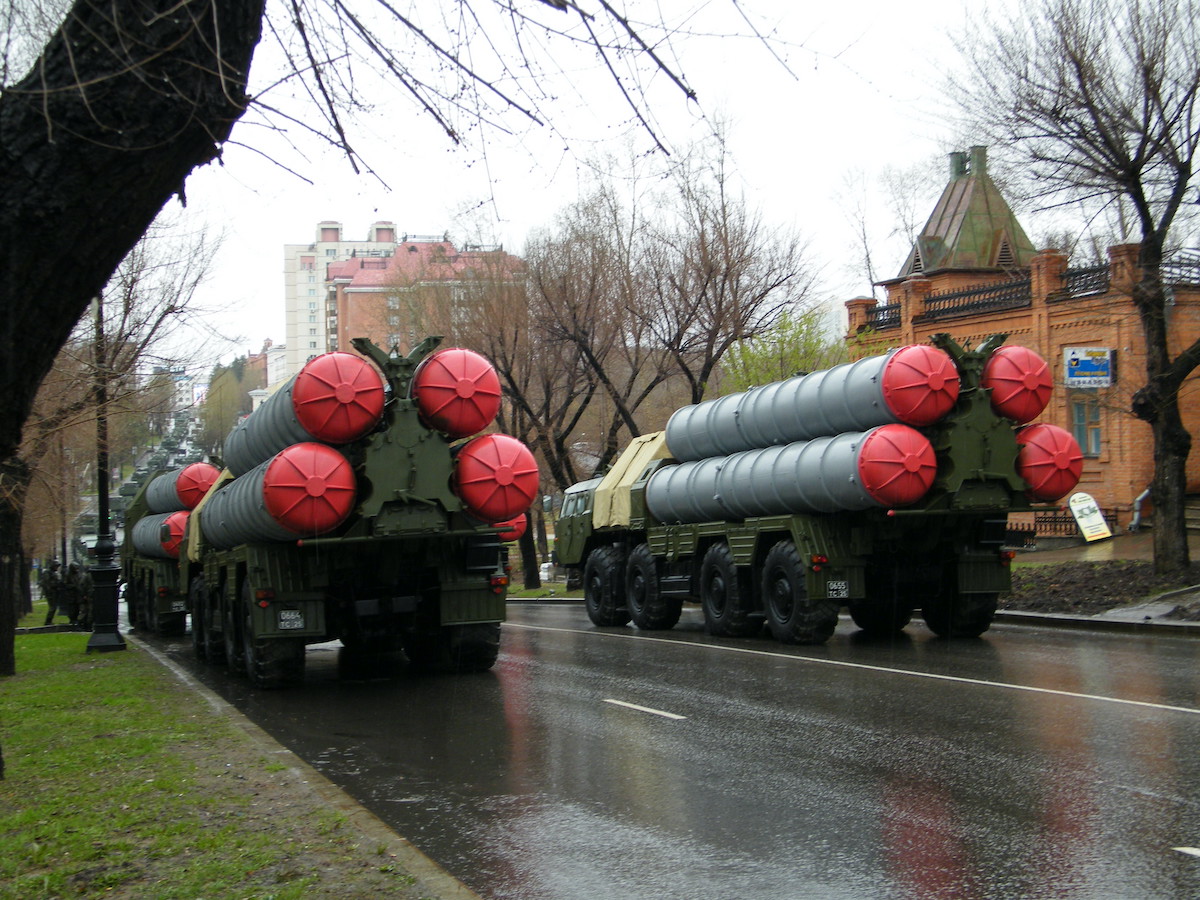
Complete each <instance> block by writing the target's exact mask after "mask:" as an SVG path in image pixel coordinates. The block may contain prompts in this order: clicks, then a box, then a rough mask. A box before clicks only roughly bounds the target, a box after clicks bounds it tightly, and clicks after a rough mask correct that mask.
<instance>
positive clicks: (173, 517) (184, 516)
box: [159, 510, 191, 559]
mask: <svg viewBox="0 0 1200 900" xmlns="http://www.w3.org/2000/svg"><path fill="white" fill-rule="evenodd" d="M189 515H191V513H190V512H188V511H187V510H183V511H181V512H173V513H171V514H170V515H169V516H167V518H166V519H164V520H163V524H162V534H161V540H160V541H159V543H160V544H161V545H162V548H163V551H164V552H165V553H166V554H167V555H168V556H169V557H171V559H179V548H180V546H181V545H182V544H183V532H184V529H185V528H187V520H188V516H189Z"/></svg>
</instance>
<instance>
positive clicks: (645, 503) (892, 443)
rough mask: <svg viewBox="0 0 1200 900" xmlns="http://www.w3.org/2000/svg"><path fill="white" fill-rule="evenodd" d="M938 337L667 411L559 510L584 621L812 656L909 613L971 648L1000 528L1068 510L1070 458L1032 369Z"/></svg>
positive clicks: (1072, 448) (990, 587)
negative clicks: (698, 632)
mask: <svg viewBox="0 0 1200 900" xmlns="http://www.w3.org/2000/svg"><path fill="white" fill-rule="evenodd" d="M1005 338H1006V335H993V336H991V337H990V338H988V339H987V340H985V341H984V342H982V344H981V345H980V346H979V347H978V349H974V350H972V349H969V348H966V347H963V346H960V345H959V344H957V343H956V342H955V341H953V340H952V339H951V338H950V337H949V336H948V335H944V334H941V335H936V336H934V337H933V338H932V339H931V341H930V343H929V344H927V345H914V346H910V347H904V348H900V349H898V350H893V351H891V352H889V353H887V354H884V355H882V356H876V357H867V358H866V359H862V360H859V361H857V362H854V363H847V364H845V365H842V366H835V367H833V368H831V369H828V370H824V371H821V372H814V373H810V374H805V375H798V376H796V377H795V378H791V379H788V380H786V381H782V382H775V383H772V384H770V385H766V386H764V387H760V388H755V389H753V390H750V391H746V392H744V393H741V394H733V395H729V396H727V397H721V398H719V399H717V400H713V401H706V402H704V403H700V404H697V405H695V406H690V407H684V408H683V409H680V410H678V411H676V413H675V414H674V415H672V416H671V419H670V421H669V422H668V424H667V427H666V430H665V431H663V432H656V433H654V434H648V435H644V436H642V437H639V438H637V439H635V440H634V441H633V442H632V443H631V444H630V446H629V447H628V448H627V449H626V450H625V452H624V453H623V454H622V455H621V456H620V457H619V458H618V459H617V461H616V463H615V465H614V466H613V467H612V469H611V470H610V471H609V472H608V473H607V474H605V475H604V476H603V477H602V478H596V479H592V480H589V481H586V482H583V483H581V484H577V485H574V486H573V487H571V488H570V489H569V490H568V491H567V492H566V497H565V499H564V502H563V507H562V513H561V515H560V518H559V521H558V525H557V533H558V544H557V549H558V556H559V562H560V564H562V565H564V566H567V567H570V568H574V569H576V570H579V571H580V572H581V573H582V581H583V587H584V599H585V604H586V607H587V612H588V615H589V616H590V618H591V620H592V622H594V623H595V624H597V625H601V626H613V625H623V624H626V623H628V622H630V621H632V622H633V623H634V624H635V625H636V626H637V627H639V628H641V629H646V630H653V629H665V628H671V627H673V626H674V625H675V623H676V622H677V621H678V619H679V617H680V614H681V609H682V603H683V602H685V601H698V602H699V603H700V605H701V607H702V609H703V613H704V620H705V626H706V628H707V630H708V631H709V632H710V633H712V634H716V635H727V636H745V635H750V634H753V633H755V632H757V631H759V630H761V628H762V625H763V623H764V621H765V623H766V625H767V627H768V628H769V630H770V632H771V634H772V635H773V636H774V637H775V638H776V639H777V640H779V641H782V642H785V643H801V644H819V643H823V642H825V641H827V640H828V639H829V637H830V636H831V635H832V634H833V631H834V629H835V627H836V625H837V621H838V615H839V612H840V610H841V609H842V608H844V607H848V609H849V613H850V616H851V617H852V619H853V620H854V622H855V624H856V625H858V627H860V628H861V629H863V630H864V631H867V632H871V633H877V634H888V633H894V632H897V631H899V630H900V629H902V628H904V627H905V626H906V625H907V624H908V623H909V622H910V621H911V619H912V616H913V614H914V611H915V610H917V609H919V610H920V611H921V614H922V616H923V618H924V620H925V622H926V624H927V625H928V626H929V628H930V629H931V630H932V631H934V632H935V633H936V634H938V635H941V636H972V637H973V636H978V635H980V634H982V633H983V632H984V631H986V630H987V629H988V628H989V627H990V625H991V622H992V619H993V616H994V614H995V610H996V605H997V600H998V598H999V596H1000V595H1001V594H1002V593H1004V592H1005V591H1007V590H1008V589H1009V587H1010V571H1009V563H1010V560H1011V558H1012V555H1013V554H1012V553H1011V551H1008V550H1006V549H1005V546H1004V545H1005V533H1006V523H1007V516H1008V514H1009V513H1013V512H1022V511H1030V510H1032V509H1035V508H1036V504H1038V503H1043V502H1046V501H1050V500H1054V499H1057V498H1059V497H1061V496H1063V495H1065V494H1066V493H1068V492H1069V491H1070V490H1071V489H1072V488H1073V487H1074V485H1075V484H1076V482H1077V481H1078V479H1079V476H1080V472H1081V469H1082V453H1081V452H1080V450H1079V447H1078V445H1077V444H1076V442H1075V440H1074V438H1073V437H1072V436H1071V435H1070V434H1069V433H1067V432H1066V431H1064V430H1063V429H1061V428H1057V427H1056V426H1053V425H1049V424H1046V423H1036V424H1028V423H1030V422H1031V421H1032V420H1033V419H1035V418H1036V417H1037V416H1038V415H1039V414H1040V413H1041V412H1042V410H1043V409H1044V408H1045V406H1046V404H1047V402H1048V400H1049V397H1050V393H1051V389H1052V381H1051V377H1050V373H1049V369H1048V367H1047V366H1046V363H1045V361H1044V360H1042V359H1041V358H1040V357H1039V356H1038V355H1037V354H1036V353H1033V352H1032V351H1030V350H1028V349H1026V348H1023V347H1019V346H1013V345H1005V344H1004V340H1005Z"/></svg>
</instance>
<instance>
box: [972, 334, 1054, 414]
mask: <svg viewBox="0 0 1200 900" xmlns="http://www.w3.org/2000/svg"><path fill="white" fill-rule="evenodd" d="M980 384H982V385H983V386H984V387H985V388H987V389H989V390H990V391H991V392H992V409H993V410H995V412H996V414H997V415H1001V416H1004V417H1005V418H1006V419H1012V420H1013V421H1014V422H1016V423H1018V424H1024V423H1025V422H1032V421H1033V420H1034V419H1036V418H1037V417H1038V416H1040V415H1041V414H1042V410H1044V409H1045V408H1046V404H1047V403H1049V402H1050V393H1051V391H1053V389H1054V383H1053V381H1052V380H1051V378H1050V367H1049V366H1048V365H1046V361H1045V360H1044V359H1042V358H1041V357H1040V356H1038V355H1037V354H1036V353H1034V352H1033V351H1032V350H1030V349H1029V348H1028V347H1019V346H1017V345H1015V344H1013V345H1008V346H1005V347H1001V348H1000V349H999V350H997V351H996V352H995V353H993V354H992V356H991V358H990V359H989V360H988V361H987V364H986V365H984V367H983V377H982V379H981V380H980Z"/></svg>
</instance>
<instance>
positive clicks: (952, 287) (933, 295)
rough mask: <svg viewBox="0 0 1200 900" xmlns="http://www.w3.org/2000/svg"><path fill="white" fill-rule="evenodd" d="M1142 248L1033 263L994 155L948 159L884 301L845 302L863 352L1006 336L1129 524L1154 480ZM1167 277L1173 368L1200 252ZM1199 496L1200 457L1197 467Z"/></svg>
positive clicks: (1189, 332) (1087, 469) (1195, 320)
mask: <svg viewBox="0 0 1200 900" xmlns="http://www.w3.org/2000/svg"><path fill="white" fill-rule="evenodd" d="M1137 260H1138V245H1136V244H1122V245H1118V246H1114V247H1110V248H1109V250H1108V261H1107V263H1105V264H1101V265H1094V266H1087V267H1081V268H1072V267H1071V266H1070V265H1069V261H1068V259H1067V257H1066V255H1064V254H1063V253H1061V252H1060V251H1058V250H1055V249H1046V250H1042V251H1040V252H1038V251H1035V250H1034V248H1033V245H1032V244H1031V243H1030V242H1029V239H1028V238H1027V237H1026V236H1025V233H1024V231H1023V230H1022V229H1021V226H1020V224H1019V223H1018V222H1017V220H1016V217H1015V216H1014V215H1013V213H1012V211H1011V209H1010V208H1009V206H1008V204H1007V203H1006V202H1005V201H1004V199H1003V197H1002V196H1001V195H1000V192H999V191H998V190H997V189H996V186H995V184H994V183H993V182H992V180H991V178H990V177H989V176H988V173H987V155H986V148H983V147H972V148H971V151H970V153H969V154H967V153H952V154H951V155H950V180H949V183H948V184H947V186H946V188H945V190H944V191H943V193H942V197H941V199H940V200H939V201H938V205H937V207H936V208H935V210H934V213H933V215H932V216H930V219H929V221H928V223H926V225H925V228H924V229H923V230H922V232H921V234H920V236H919V237H918V238H917V241H916V243H915V244H914V246H913V249H912V251H911V252H910V253H909V256H908V259H907V260H906V261H905V263H904V266H903V268H902V269H901V271H900V274H899V275H898V276H897V277H896V278H893V279H889V280H887V281H884V282H881V284H882V285H883V287H884V288H885V290H886V291H887V296H886V298H885V300H884V302H883V303H882V304H880V303H877V302H876V301H875V300H874V299H873V298H858V299H855V300H850V301H849V302H847V304H846V307H847V311H848V313H849V332H850V337H851V339H852V342H853V343H854V345H855V346H856V347H857V348H858V349H857V350H856V353H858V354H859V355H866V354H869V353H877V352H881V351H883V350H885V349H887V348H889V347H898V346H903V345H905V344H912V343H921V342H924V341H926V340H928V338H929V336H930V335H932V334H936V333H938V332H947V333H949V334H950V335H951V336H952V337H953V338H954V339H955V340H956V341H958V342H959V343H960V344H964V343H965V344H969V345H971V346H977V345H978V344H979V343H980V342H981V341H982V340H983V339H984V338H986V337H987V336H988V335H990V334H994V333H997V332H1006V333H1007V334H1008V335H1009V338H1008V343H1013V344H1021V345H1023V346H1026V347H1028V348H1030V349H1032V350H1035V351H1037V352H1038V353H1039V354H1040V355H1041V356H1042V357H1043V358H1044V359H1045V360H1046V362H1047V363H1048V364H1049V365H1050V369H1051V371H1052V373H1053V377H1054V384H1055V391H1054V395H1053V396H1052V398H1051V401H1050V405H1049V406H1048V407H1047V408H1046V410H1045V412H1044V413H1043V414H1042V415H1041V417H1040V421H1045V422H1051V423H1053V424H1055V425H1059V426H1060V427H1062V428H1065V429H1067V430H1068V431H1070V432H1071V433H1072V434H1074V435H1075V438H1076V440H1077V441H1078V442H1079V446H1080V447H1081V448H1082V449H1083V452H1084V456H1085V460H1084V468H1083V476H1082V479H1081V480H1080V483H1079V490H1082V491H1087V492H1088V493H1089V494H1091V495H1092V496H1094V497H1095V498H1096V500H1097V501H1098V502H1099V504H1100V506H1101V507H1102V508H1104V509H1105V510H1107V511H1111V512H1112V513H1113V514H1114V517H1115V519H1116V522H1117V524H1118V526H1119V527H1122V528H1124V527H1125V526H1127V525H1128V523H1129V521H1130V519H1131V517H1132V516H1133V514H1134V511H1135V508H1136V498H1137V497H1138V496H1139V495H1140V494H1142V492H1143V491H1144V490H1145V489H1146V488H1147V487H1148V486H1149V484H1150V480H1151V476H1152V473H1153V467H1154V462H1153V451H1152V447H1153V444H1152V437H1151V433H1150V426H1149V425H1147V424H1146V423H1145V422H1143V421H1141V420H1139V419H1136V418H1134V417H1133V416H1132V414H1131V413H1130V412H1129V409H1130V403H1131V400H1132V397H1133V393H1134V392H1135V391H1136V390H1137V389H1138V388H1140V387H1142V386H1143V385H1144V384H1145V371H1146V367H1145V342H1144V338H1143V334H1142V327H1141V320H1140V318H1139V315H1138V312H1137V310H1136V309H1135V308H1134V305H1133V301H1132V299H1131V297H1130V290H1131V288H1132V285H1133V284H1134V283H1136V281H1137V280H1138V278H1139V274H1140V273H1139V270H1138V265H1137ZM1163 279H1164V281H1165V282H1166V283H1167V285H1168V289H1169V291H1170V294H1171V296H1172V297H1173V300H1172V302H1171V305H1170V307H1169V312H1168V314H1169V315H1170V317H1171V318H1170V322H1169V328H1170V350H1171V354H1172V356H1174V355H1176V354H1178V353H1179V352H1180V351H1181V350H1183V349H1184V348H1185V347H1187V346H1189V345H1190V344H1192V343H1193V342H1194V341H1196V340H1197V339H1198V338H1200V253H1196V252H1194V251H1193V252H1189V253H1182V254H1176V255H1175V256H1174V257H1173V258H1171V259H1170V260H1169V261H1168V263H1167V265H1166V266H1164V271H1163ZM1198 387H1200V377H1197V376H1193V377H1191V378H1189V379H1188V380H1187V381H1186V382H1185V384H1184V386H1183V389H1182V391H1181V392H1180V407H1181V411H1182V413H1183V420H1184V424H1185V425H1186V426H1187V428H1188V429H1189V431H1191V432H1192V433H1193V434H1195V433H1196V430H1197V428H1198V427H1200V395H1198V393H1197V388H1198ZM1188 482H1189V491H1200V452H1193V453H1192V455H1191V457H1190V458H1189V460H1188ZM1146 511H1147V512H1148V508H1147V510H1146Z"/></svg>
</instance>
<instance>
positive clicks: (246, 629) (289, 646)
mask: <svg viewBox="0 0 1200 900" xmlns="http://www.w3.org/2000/svg"><path fill="white" fill-rule="evenodd" d="M253 603H254V592H253V591H252V590H251V588H250V582H249V581H246V582H243V584H242V602H241V604H240V611H241V617H242V618H241V633H242V658H243V663H244V665H245V667H246V675H247V676H248V677H249V678H250V683H251V684H252V685H254V686H255V687H257V688H265V689H267V690H272V689H275V688H282V687H290V686H291V685H294V684H299V683H300V682H302V681H303V680H304V653H305V648H304V639H303V638H295V637H275V638H256V637H255V636H254V623H253V621H252V618H251V617H252V609H253V607H252V604H253Z"/></svg>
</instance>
